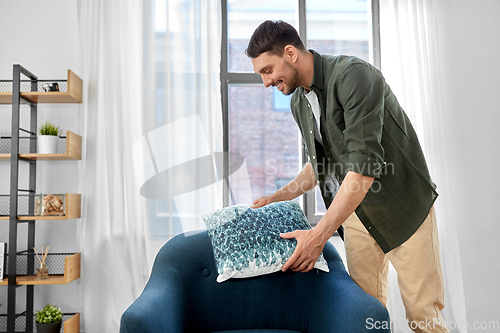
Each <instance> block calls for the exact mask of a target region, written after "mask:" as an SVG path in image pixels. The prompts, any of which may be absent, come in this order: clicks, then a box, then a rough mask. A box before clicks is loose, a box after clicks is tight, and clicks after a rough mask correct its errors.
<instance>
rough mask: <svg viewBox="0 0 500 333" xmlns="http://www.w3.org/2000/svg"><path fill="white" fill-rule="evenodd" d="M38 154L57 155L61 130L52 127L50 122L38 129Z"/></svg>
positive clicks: (57, 127)
mask: <svg viewBox="0 0 500 333" xmlns="http://www.w3.org/2000/svg"><path fill="white" fill-rule="evenodd" d="M38 133H39V134H40V135H39V136H38V153H39V154H56V153H57V144H58V142H59V135H61V130H60V129H59V126H55V125H52V124H51V123H49V122H48V121H47V122H45V124H43V125H42V126H40V127H39V128H38Z"/></svg>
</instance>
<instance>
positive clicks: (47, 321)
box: [35, 303, 63, 333]
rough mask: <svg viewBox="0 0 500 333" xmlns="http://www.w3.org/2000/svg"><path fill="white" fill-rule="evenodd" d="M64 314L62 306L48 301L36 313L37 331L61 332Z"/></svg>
mask: <svg viewBox="0 0 500 333" xmlns="http://www.w3.org/2000/svg"><path fill="white" fill-rule="evenodd" d="M62 315H63V313H62V311H61V309H60V308H58V307H56V306H55V305H50V304H48V303H47V305H45V307H44V308H43V309H42V310H40V311H38V312H37V313H36V314H35V321H36V331H37V332H38V333H60V332H61V324H62Z"/></svg>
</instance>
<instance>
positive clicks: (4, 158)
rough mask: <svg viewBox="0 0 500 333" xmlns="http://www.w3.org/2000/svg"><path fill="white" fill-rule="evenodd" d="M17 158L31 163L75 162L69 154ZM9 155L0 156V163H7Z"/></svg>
mask: <svg viewBox="0 0 500 333" xmlns="http://www.w3.org/2000/svg"><path fill="white" fill-rule="evenodd" d="M19 158H25V159H27V160H32V161H75V160H80V158H75V157H73V156H70V155H69V154H67V153H66V154H19ZM9 160H10V154H0V161H9Z"/></svg>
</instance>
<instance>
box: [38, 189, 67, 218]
mask: <svg viewBox="0 0 500 333" xmlns="http://www.w3.org/2000/svg"><path fill="white" fill-rule="evenodd" d="M64 199H65V194H36V195H35V216H64V215H65V213H66V211H65V209H64Z"/></svg>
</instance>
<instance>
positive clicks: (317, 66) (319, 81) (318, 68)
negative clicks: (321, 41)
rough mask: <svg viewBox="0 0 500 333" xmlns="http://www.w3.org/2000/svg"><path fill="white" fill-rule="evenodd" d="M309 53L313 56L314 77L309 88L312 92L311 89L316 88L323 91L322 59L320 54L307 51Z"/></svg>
mask: <svg viewBox="0 0 500 333" xmlns="http://www.w3.org/2000/svg"><path fill="white" fill-rule="evenodd" d="M309 52H311V53H312V54H313V56H314V58H313V59H314V60H313V62H314V75H313V80H312V82H311V85H310V86H309V88H311V90H312V88H313V87H316V88H318V89H321V90H323V58H322V57H321V54H319V53H317V52H316V51H314V50H309Z"/></svg>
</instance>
